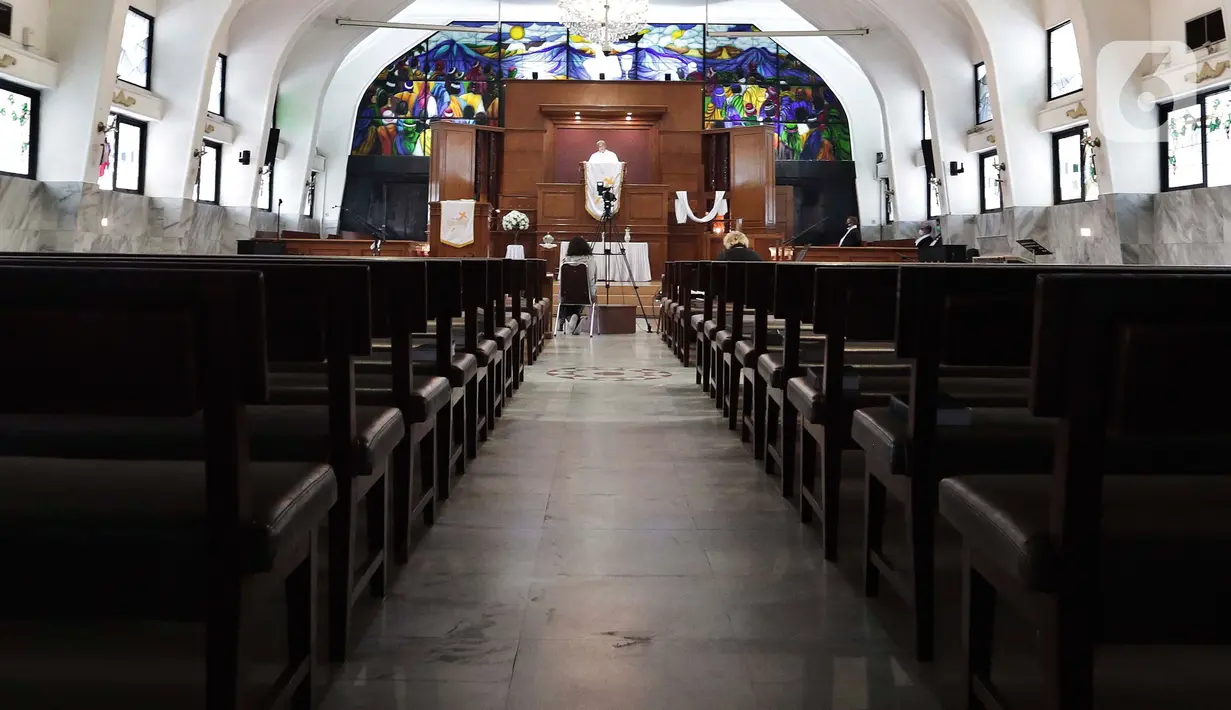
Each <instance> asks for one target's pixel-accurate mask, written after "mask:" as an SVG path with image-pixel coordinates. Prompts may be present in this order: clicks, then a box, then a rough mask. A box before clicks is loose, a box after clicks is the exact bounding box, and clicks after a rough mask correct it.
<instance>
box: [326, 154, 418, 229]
mask: <svg viewBox="0 0 1231 710" xmlns="http://www.w3.org/2000/svg"><path fill="white" fill-rule="evenodd" d="M430 162H431V160H430V158H426V157H419V156H385V155H352V156H350V159H349V160H348V161H347V164H346V187H345V188H344V189H343V192H342V210H341V216H340V217H339V218H338V229H339V230H340V231H348V232H369V233H371V232H375V231H377V229H383V230H384V231H385V233H386V235H387V236H388V238H389V239H409V240H414V241H427V172H428V165H429V164H430ZM365 222H366V224H365Z"/></svg>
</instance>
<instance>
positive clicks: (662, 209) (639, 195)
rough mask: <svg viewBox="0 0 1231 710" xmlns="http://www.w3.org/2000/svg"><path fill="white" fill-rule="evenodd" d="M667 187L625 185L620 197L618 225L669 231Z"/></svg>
mask: <svg viewBox="0 0 1231 710" xmlns="http://www.w3.org/2000/svg"><path fill="white" fill-rule="evenodd" d="M668 194H669V193H668V190H667V186H666V185H625V186H624V191H623V194H622V195H621V197H620V203H621V204H620V212H619V215H618V216H619V219H617V220H616V221H617V223H618V224H620V225H621V226H622V227H623V226H627V227H632V228H633V231H637V228H639V227H640V228H645V227H651V228H657V229H659V230H663V231H665V230H666V229H667V208H668V206H669V202H668V200H667V195H668Z"/></svg>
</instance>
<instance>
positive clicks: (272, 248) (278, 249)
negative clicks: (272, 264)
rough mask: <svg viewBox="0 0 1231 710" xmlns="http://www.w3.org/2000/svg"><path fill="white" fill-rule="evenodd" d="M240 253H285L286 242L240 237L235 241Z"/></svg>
mask: <svg viewBox="0 0 1231 710" xmlns="http://www.w3.org/2000/svg"><path fill="white" fill-rule="evenodd" d="M235 246H236V252H237V253H239V254H241V255H253V254H259V255H281V254H285V253H286V242H283V241H269V240H267V239H240V240H239V241H237V242H236V243H235Z"/></svg>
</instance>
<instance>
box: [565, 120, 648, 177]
mask: <svg viewBox="0 0 1231 710" xmlns="http://www.w3.org/2000/svg"><path fill="white" fill-rule="evenodd" d="M652 137H653V134H652V132H651V131H650V129H649V128H590V127H586V128H568V127H567V126H563V125H561V126H557V128H556V160H555V163H556V165H555V171H556V172H555V182H578V181H580V180H581V173H580V172H579V171H580V168H579V167H578V165H579V164H580V163H581V162H583V161H585V160H588V159H589V158H590V154H591V153H593V152H594V151H595V150H598V148H596V147H595V144H596V143H598V142H599V141H600V140H603V141H607V150H610V151H612V152H614V153H615V154H616V157H618V158H619V159H620V160H622V161H624V182H625V184H628V185H647V184H650V183H653V182H654V178H653V175H652V174H651V173H652V171H653V165H652V164H651V162H650V161H651V156H653V155H654V152H655V151H656V150H657V149H658V147H657V146H655V145H651V140H652Z"/></svg>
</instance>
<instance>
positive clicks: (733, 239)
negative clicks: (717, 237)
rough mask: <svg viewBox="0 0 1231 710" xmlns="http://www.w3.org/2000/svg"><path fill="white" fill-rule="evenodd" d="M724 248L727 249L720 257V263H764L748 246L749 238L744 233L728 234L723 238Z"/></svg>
mask: <svg viewBox="0 0 1231 710" xmlns="http://www.w3.org/2000/svg"><path fill="white" fill-rule="evenodd" d="M722 246H723V247H725V248H724V249H723V250H722V253H721V254H719V255H718V260H719V261H764V260H763V259H762V258H761V255H760V254H758V253H756V252H755V251H753V250H752V248H751V247H750V246H748V236H747V235H746V234H744V233H743V232H727V235H726V236H725V237H723V238H722Z"/></svg>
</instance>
